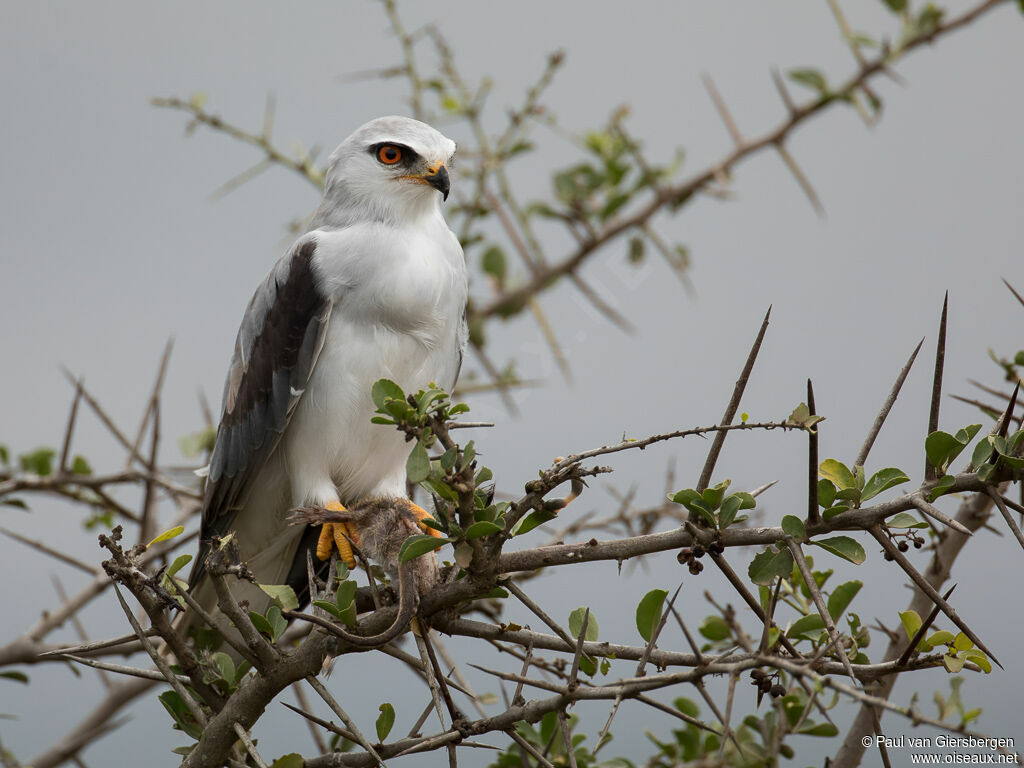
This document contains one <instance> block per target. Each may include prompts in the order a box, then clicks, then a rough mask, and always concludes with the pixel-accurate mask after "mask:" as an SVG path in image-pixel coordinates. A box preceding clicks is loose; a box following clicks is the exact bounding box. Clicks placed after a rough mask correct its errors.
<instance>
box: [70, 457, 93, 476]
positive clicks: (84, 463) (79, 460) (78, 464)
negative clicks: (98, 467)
mask: <svg viewBox="0 0 1024 768" xmlns="http://www.w3.org/2000/svg"><path fill="white" fill-rule="evenodd" d="M71 473H72V474H74V475H91V474H92V467H91V466H89V461H88V459H86V458H85V456H75V458H74V459H72V460H71Z"/></svg>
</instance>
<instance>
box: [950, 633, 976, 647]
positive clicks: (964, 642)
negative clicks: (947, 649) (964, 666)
mask: <svg viewBox="0 0 1024 768" xmlns="http://www.w3.org/2000/svg"><path fill="white" fill-rule="evenodd" d="M973 647H974V641H973V640H971V638H969V637H968V636H967V635H965V634H964V633H963V632H958V633H957V635H956V637H954V638H953V649H954V650H957V651H969V650H971V648H973Z"/></svg>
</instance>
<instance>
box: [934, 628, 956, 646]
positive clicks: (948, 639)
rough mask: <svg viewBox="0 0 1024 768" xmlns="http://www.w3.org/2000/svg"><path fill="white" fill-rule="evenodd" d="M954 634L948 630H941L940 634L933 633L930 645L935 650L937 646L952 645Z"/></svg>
mask: <svg viewBox="0 0 1024 768" xmlns="http://www.w3.org/2000/svg"><path fill="white" fill-rule="evenodd" d="M954 639H955V638H954V637H953V633H952V632H950V631H949V630H947V629H940V630H939V631H938V632H932V634H931V637H929V638H928V644H929V645H930V646H932V647H933V648H934V647H935V646H936V645H952V644H953V640H954Z"/></svg>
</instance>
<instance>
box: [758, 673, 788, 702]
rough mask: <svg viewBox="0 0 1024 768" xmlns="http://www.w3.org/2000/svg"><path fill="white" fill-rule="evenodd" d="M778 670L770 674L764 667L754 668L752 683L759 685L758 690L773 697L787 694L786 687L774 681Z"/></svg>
mask: <svg viewBox="0 0 1024 768" xmlns="http://www.w3.org/2000/svg"><path fill="white" fill-rule="evenodd" d="M777 675H778V672H776V673H775V674H772V675H769V674H768V673H767V672H765V671H764V670H763V669H752V670H751V671H750V677H751V683H750V684H751V685H754V686H757V690H759V691H760V692H761V693H767V694H769V695H770V696H771V697H772V698H773V699H777V698H779V696H785V695H786V688H785V686H783V685H780V684H779V683H773V682H772V681H773V680H774V679H775V678H776V677H777Z"/></svg>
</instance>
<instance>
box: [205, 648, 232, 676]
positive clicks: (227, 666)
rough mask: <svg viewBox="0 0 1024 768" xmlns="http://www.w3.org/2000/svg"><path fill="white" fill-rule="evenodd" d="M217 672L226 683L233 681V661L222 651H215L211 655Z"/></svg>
mask: <svg viewBox="0 0 1024 768" xmlns="http://www.w3.org/2000/svg"><path fill="white" fill-rule="evenodd" d="M210 658H211V660H212V661H213V664H214V666H215V667H217V672H218V674H219V675H220V676H221V678H223V679H224V680H225V681H227V682H228V683H233V682H234V681H235V662H234V661H233V660H232V658H231V657H230V656H228V655H227V654H226V653H224V652H223V651H217V652H216V653H214V654H213V655H212V656H211V657H210Z"/></svg>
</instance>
